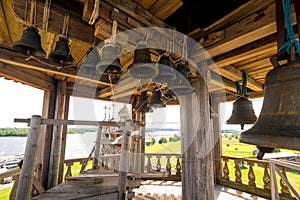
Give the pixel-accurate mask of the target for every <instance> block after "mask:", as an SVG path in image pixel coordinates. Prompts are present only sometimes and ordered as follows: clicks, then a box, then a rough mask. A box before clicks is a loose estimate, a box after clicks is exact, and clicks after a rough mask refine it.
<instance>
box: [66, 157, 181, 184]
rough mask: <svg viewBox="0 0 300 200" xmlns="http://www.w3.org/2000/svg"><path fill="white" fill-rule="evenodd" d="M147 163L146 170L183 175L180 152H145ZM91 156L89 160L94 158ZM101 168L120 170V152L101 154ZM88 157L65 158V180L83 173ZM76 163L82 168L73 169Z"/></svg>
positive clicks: (148, 171) (113, 170) (169, 174)
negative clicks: (75, 174)
mask: <svg viewBox="0 0 300 200" xmlns="http://www.w3.org/2000/svg"><path fill="white" fill-rule="evenodd" d="M145 158H146V159H147V163H145V172H147V173H153V172H166V173H167V174H166V175H168V176H171V175H172V176H177V177H180V176H181V155H180V154H155V153H148V154H145ZM92 159H93V158H92V157H91V158H90V159H89V160H92ZM98 161H99V164H98V166H99V168H101V169H103V170H105V171H106V172H108V173H109V172H112V173H113V172H118V169H119V162H120V154H112V155H104V156H100V157H99V159H98ZM87 162H88V160H87V158H75V159H68V160H65V166H66V167H67V169H66V173H65V180H67V179H68V178H69V177H72V176H73V174H74V173H76V172H77V173H82V172H83V171H84V169H85V166H86V165H87ZM75 163H78V164H79V165H80V167H79V168H80V170H79V169H78V167H77V171H74V170H73V171H72V166H74V164H75Z"/></svg>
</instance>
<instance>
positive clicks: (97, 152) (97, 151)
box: [92, 126, 102, 169]
mask: <svg viewBox="0 0 300 200" xmlns="http://www.w3.org/2000/svg"><path fill="white" fill-rule="evenodd" d="M101 140H102V127H101V126H98V128H97V136H96V144H95V152H94V158H93V167H92V168H93V169H97V168H98V166H99V160H98V159H99V155H100V152H101V151H100V150H101V147H102V144H101Z"/></svg>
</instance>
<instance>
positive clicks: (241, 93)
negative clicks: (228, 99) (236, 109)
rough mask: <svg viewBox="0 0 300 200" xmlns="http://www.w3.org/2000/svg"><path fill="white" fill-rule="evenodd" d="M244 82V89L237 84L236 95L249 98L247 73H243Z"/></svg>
mask: <svg viewBox="0 0 300 200" xmlns="http://www.w3.org/2000/svg"><path fill="white" fill-rule="evenodd" d="M242 77H243V81H242V89H241V87H240V83H239V82H235V88H236V93H237V95H238V96H243V97H248V94H247V75H246V73H245V72H243V75H242Z"/></svg>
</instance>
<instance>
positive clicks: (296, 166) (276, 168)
mask: <svg viewBox="0 0 300 200" xmlns="http://www.w3.org/2000/svg"><path fill="white" fill-rule="evenodd" d="M269 162H270V174H271V191H272V199H273V200H279V193H278V186H277V181H276V172H277V173H278V175H279V176H280V178H281V179H280V185H282V183H281V182H284V184H285V185H286V186H287V187H284V188H283V189H282V190H281V192H282V193H289V190H290V191H291V192H292V193H293V195H294V196H295V197H296V198H297V199H300V195H299V193H298V192H297V191H296V190H295V188H294V187H293V186H292V184H291V183H290V181H289V180H288V178H287V176H286V174H285V170H284V169H285V168H288V169H292V170H296V171H298V172H300V163H299V162H290V161H281V160H273V159H270V160H269ZM280 168H281V169H282V170H280ZM288 189H289V190H288Z"/></svg>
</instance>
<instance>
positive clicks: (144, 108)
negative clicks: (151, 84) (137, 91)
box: [134, 91, 152, 113]
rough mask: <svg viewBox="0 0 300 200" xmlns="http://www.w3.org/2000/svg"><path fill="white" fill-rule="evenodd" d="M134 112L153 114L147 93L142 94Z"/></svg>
mask: <svg viewBox="0 0 300 200" xmlns="http://www.w3.org/2000/svg"><path fill="white" fill-rule="evenodd" d="M134 110H135V112H144V113H147V112H152V108H150V107H148V96H147V91H144V92H142V94H141V95H140V96H138V101H137V104H136V106H135V109H134Z"/></svg>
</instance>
